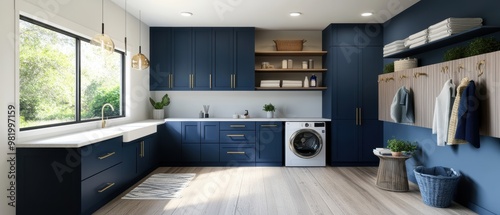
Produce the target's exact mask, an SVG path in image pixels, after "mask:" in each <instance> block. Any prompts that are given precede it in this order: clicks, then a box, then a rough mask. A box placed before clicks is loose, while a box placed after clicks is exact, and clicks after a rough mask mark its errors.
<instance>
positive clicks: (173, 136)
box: [157, 122, 182, 166]
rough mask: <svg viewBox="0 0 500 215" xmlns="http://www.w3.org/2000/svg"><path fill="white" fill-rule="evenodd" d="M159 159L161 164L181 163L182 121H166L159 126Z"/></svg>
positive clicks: (175, 164)
mask: <svg viewBox="0 0 500 215" xmlns="http://www.w3.org/2000/svg"><path fill="white" fill-rule="evenodd" d="M157 134H158V143H157V144H158V150H159V152H160V153H159V155H158V159H159V161H160V165H161V166H178V165H180V163H181V152H182V125H181V122H166V123H164V124H161V125H159V126H158V131H157Z"/></svg>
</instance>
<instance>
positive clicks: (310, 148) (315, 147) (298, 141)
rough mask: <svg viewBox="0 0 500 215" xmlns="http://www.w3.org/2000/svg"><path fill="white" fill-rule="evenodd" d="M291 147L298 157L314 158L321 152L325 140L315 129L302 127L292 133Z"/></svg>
mask: <svg viewBox="0 0 500 215" xmlns="http://www.w3.org/2000/svg"><path fill="white" fill-rule="evenodd" d="M289 147H290V150H291V151H292V152H293V153H294V154H295V155H297V156H298V157H301V158H306V159H307V158H313V157H315V156H316V155H318V154H319V153H320V152H321V149H322V148H323V140H322V139H321V136H320V134H319V133H318V132H316V131H315V130H312V129H301V130H298V131H296V132H295V133H293V134H292V136H291V137H290V143H289Z"/></svg>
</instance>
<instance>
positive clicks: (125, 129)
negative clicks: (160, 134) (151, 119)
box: [102, 123, 157, 142]
mask: <svg viewBox="0 0 500 215" xmlns="http://www.w3.org/2000/svg"><path fill="white" fill-rule="evenodd" d="M156 126H157V125H156V124H152V123H131V124H126V125H120V126H115V127H109V128H104V129H102V130H109V131H120V132H121V133H122V136H123V142H131V141H134V140H136V139H139V138H141V137H145V136H148V135H150V134H154V133H156Z"/></svg>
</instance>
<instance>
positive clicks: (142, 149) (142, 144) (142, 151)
mask: <svg viewBox="0 0 500 215" xmlns="http://www.w3.org/2000/svg"><path fill="white" fill-rule="evenodd" d="M141 157H142V158H143V157H144V141H141Z"/></svg>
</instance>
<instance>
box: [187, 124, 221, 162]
mask: <svg viewBox="0 0 500 215" xmlns="http://www.w3.org/2000/svg"><path fill="white" fill-rule="evenodd" d="M181 124H182V135H181V136H182V162H183V163H199V162H201V161H205V162H218V161H219V156H218V153H219V151H218V149H216V146H217V147H218V145H219V132H218V131H219V123H218V122H182V123H181ZM214 153H216V154H214Z"/></svg>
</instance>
